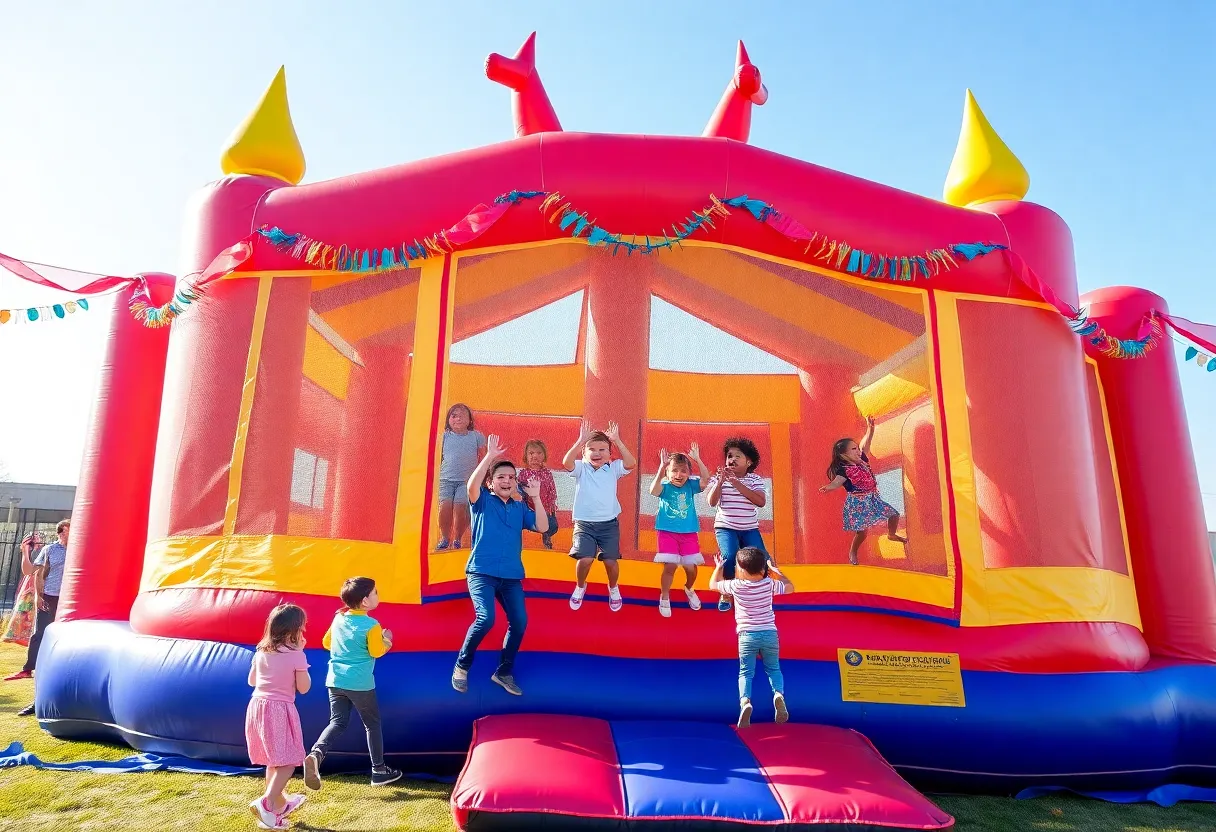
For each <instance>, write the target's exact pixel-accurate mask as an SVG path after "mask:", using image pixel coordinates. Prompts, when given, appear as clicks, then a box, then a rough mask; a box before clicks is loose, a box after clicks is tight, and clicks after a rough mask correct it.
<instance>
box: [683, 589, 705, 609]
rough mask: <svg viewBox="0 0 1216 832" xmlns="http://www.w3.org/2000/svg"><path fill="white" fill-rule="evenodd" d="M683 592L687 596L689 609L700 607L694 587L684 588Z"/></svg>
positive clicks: (699, 600)
mask: <svg viewBox="0 0 1216 832" xmlns="http://www.w3.org/2000/svg"><path fill="white" fill-rule="evenodd" d="M684 594H685V595H687V596H688V608H689V609H690V610H699V609H701V599H700V598H698V597H697V591H696V590H695V589H686V590H684Z"/></svg>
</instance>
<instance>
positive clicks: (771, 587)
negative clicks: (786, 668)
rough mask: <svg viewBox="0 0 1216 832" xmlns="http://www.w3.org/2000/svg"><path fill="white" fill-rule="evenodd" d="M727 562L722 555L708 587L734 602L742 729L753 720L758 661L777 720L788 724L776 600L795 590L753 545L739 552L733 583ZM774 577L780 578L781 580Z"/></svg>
mask: <svg viewBox="0 0 1216 832" xmlns="http://www.w3.org/2000/svg"><path fill="white" fill-rule="evenodd" d="M725 563H726V560H725V558H723V557H722V556H720V555H719V556H718V558H717V564H718V565H717V567H716V568H715V569H714V574H713V575H711V576H710V579H709V588H710V589H711V590H713V591H716V592H721V593H722V594H723V595H733V596H734V598H735V629H736V631H737V632H738V634H739V727H740V728H746V727H747V726H748V725H750V724H751V721H752V677H753V676H755V675H756V657H757V656H759V657H760V659H761V661H762V662H763V663H764V672H765V674H767V675H768V683H769V685H770V686H772V689H773V710H774V711H776V712H777V718H776V720H775V721H776V722H779V723H780V722H785V721H786V720H787V719H789V718H790V713H789V710H788V709H787V708H786V705H785V678H784V677H783V676H782V675H781V661H780V649H781V648H780V644H779V643H778V641H777V619H776V617H775V616H774V615H773V596H774V595H785V594H788V593H790V592H793V591H794V585H793V583H791V582H790V579H789V578H787V577H785V576H784V575H782V574H781V572H780V571H779V570H778V569H777V567H776V565H775V564H773V563H770V562H769V560H768V555H766V554H765V553H764V552H763V551H762V550H760V549H757V548H756V547H754V546H744V547H743V548H742V549H740V550H739V552H738V555H737V556H736V560H735V563H736V570H737V571H736V575H737V577H736V578H735V579H734V580H730V581H726V580H723V579H722V570H723V566H724V565H725ZM770 576H776V578H777V580H773V578H772V577H770Z"/></svg>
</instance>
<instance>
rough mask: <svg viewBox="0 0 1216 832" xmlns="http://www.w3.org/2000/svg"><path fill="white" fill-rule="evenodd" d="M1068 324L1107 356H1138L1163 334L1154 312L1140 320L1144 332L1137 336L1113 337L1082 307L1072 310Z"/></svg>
mask: <svg viewBox="0 0 1216 832" xmlns="http://www.w3.org/2000/svg"><path fill="white" fill-rule="evenodd" d="M1068 325H1069V326H1070V327H1072V331H1073V332H1075V333H1076V334H1077V335H1079V336H1080V337H1082V338H1084V339H1085V340H1086V341H1088V342H1089V343H1090V344H1091V345H1092V346H1095V347H1097V348H1098V351H1099V352H1100V353H1102V355H1105V356H1106V357H1107V358H1140V357H1142V356H1144V355H1147V354H1148V353H1149V352H1151V351H1152V350H1153V349H1154V348H1155V347H1156V346H1157V344H1158V343H1159V342H1160V341H1161V336H1162V335H1163V334H1164V332H1163V330H1162V327H1161V322H1160V321H1159V320H1157V315H1156V313H1151V312H1150V313H1149V314H1148V315H1147V316H1146V317H1145V319H1144V321H1142V322H1141V324H1140V331H1141V332H1142V333H1145V334H1143V335H1141V336H1140V337H1138V338H1116V337H1114V336H1113V335H1111V334H1109V333H1108V332H1107V331H1106V330H1105V329H1103V328H1102V326H1101V325H1099V324H1098V323H1097V322H1095V321H1091V320H1089V316H1088V315H1087V314H1086V313H1085V310H1083V309H1074V310H1072V315H1071V316H1070V317H1069V320H1068ZM1146 329H1147V332H1145V330H1146Z"/></svg>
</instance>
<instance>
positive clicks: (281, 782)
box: [245, 604, 312, 829]
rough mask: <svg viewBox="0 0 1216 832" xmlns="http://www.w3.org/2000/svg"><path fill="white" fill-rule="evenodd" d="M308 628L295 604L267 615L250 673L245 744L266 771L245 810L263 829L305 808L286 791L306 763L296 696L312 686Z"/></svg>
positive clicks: (282, 824) (282, 822)
mask: <svg viewBox="0 0 1216 832" xmlns="http://www.w3.org/2000/svg"><path fill="white" fill-rule="evenodd" d="M306 623H307V619H306V617H305V615H304V610H302V609H300V608H299V607H297V606H296V605H295V604H279V605H278V606H277V607H275V608H274V609H273V610H271V611H270V615H269V617H267V619H266V631H265V632H264V633H263V635H262V640H261V641H259V642H258V646H257V650H256V652H254V654H253V665H252V666H251V667H250V668H249V684H250V685H251V686H252V687H253V698H251V699H250V700H249V707H248V708H247V709H246V711H245V743H246V745H247V746H248V747H249V761H250V762H251V763H253V764H254V765H255V766H266V791H265V792H264V793H263V794H262V796H261V797H259V798H257V799H256V800H254V801H253V802H252V803H250V804H249V811H251V812H253V816H254V817H255V818H257V820H258V826H259V827H260V828H262V829H287V828H288V827H287V816H288V815H290V814H291V813H292V812H294V811H295V810H296V809H299V808H300V805H301V804H303V803H304V795H302V794H296V795H291V796H288V795H287V794H286V793H285V791H284V789H286V787H287V781H288V780H290V779H291V775H292V774H294V773H295V770H296V767H297V766H299V765H302V764H303V763H304V732H303V731H302V730H301V729H300V714H299V712H298V711H297V710H296V693H308V689H309V688H310V687H312V680H311V679H310V678H309V675H308V659H306V658H305V656H304V625H305V624H306Z"/></svg>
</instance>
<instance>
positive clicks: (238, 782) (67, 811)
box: [0, 644, 1216, 832]
mask: <svg viewBox="0 0 1216 832" xmlns="http://www.w3.org/2000/svg"><path fill="white" fill-rule="evenodd" d="M24 658H25V653H24V650H23V649H20V648H17V647H15V646H13V645H8V644H0V675H7V674H9V673H11V672H12V671H14V670H16V669H17V668H18V667H20V666H21V662H22V661H23V660H24ZM33 696H34V686H33V683H32V682H28V681H25V682H3V683H0V748H2V747H4V746H6V745H7V744H8V743H10V742H12V741H14V740H18V741H20V742H22V743H24V744H25V748H26V750H27V751H31V752H33V753H34V754H36V755H38V756H39V757H41V758H42V759H44V760H47V761H53V762H67V761H71V760H117V759H119V758H121V757H125V756H127V755H128V754H131V753H132V751H131V749H129V748H127V747H126V746H115V745H99V744H95V743H83V742H62V741H60V740H56V739H54V738H52V737H51V736H50V735H49V734H46V733H44V732H42V731H41V730H40V729H39V728H38V723H37V722H36V721H35V720H34V719H33V718H32V717H18V716H16V712H17V711H18V710H19V709H20V708H21V707H23V706H24V705H26V704H28V703H29V702H30V701H31V700H32V699H33ZM291 788H292V790H294V791H302V790H303V783H302V782H301V781H300V780H299V779H298V778H297V779H296V780H294V781H292V784H291ZM260 792H261V783H260V780H259V779H255V778H252V777H237V778H230V777H216V776H206V775H190V774H174V773H162V772H154V773H151V774H118V775H113V774H111V775H103V774H83V773H74V772H44V771H37V770H35V769H32V768H28V767H23V768H18V769H8V770H3V771H0V819H2V821H3V822H0V829H5V830H7V829H13V830H20V832H35V830H55V832H62V830H90V831H91V832H102V831H103V830H131V831H132V832H151V830H158V832H159V830H163V829H191V830H198V832H212V831H213V830H214V832H229V830H233V829H253V828H254V823H253V818H252V817H251V816H250V815H249V811H248V809H246V805H247V804H248V803H249V801H250V800H252V799H253V798H254V797H255V796H256V795H257V794H259V793H260ZM935 799H936V801H937V803H938V804H939V805H941V807H942V808H943V809H945V810H946V811H947V812H949V813H950V814H952V815H954V816H955V817H956V818H958V824H957V826H956V827H955V828H956V829H957V830H958V832H1015V830H1031V832H1213V831H1214V830H1216V806H1211V805H1201V804H1184V805H1180V806H1175V807H1174V808H1172V809H1162V808H1160V807H1156V806H1141V805H1136V806H1118V805H1112V804H1108V803H1099V802H1097V801H1089V800H1082V799H1079V798H1073V797H1059V798H1054V797H1053V798H1043V799H1039V800H1030V801H1016V800H1010V799H1008V798H997V797H939V798H935ZM447 800H448V787H446V786H442V785H436V784H433V783H420V782H414V781H407V782H403V784H402V785H401V786H400V788H397V787H395V786H392V787H389V788H381V789H372V788H371V787H370V786H369V785H367V780H366V778H365V777H328V778H326V780H325V786H324V788H323V789H322V790H321V791H320V792H309V801H308V803H307V804H305V805H304V808H302V809H301V810H300V811H299V812H298V813H297V814H296V815H295V818H296V820H295V824H294V828H295V829H298V830H314V831H315V832H324V830H333V832H339V830H341V831H342V832H380V830H417V831H418V832H452V830H453V829H454V828H455V827H454V825H453V824H452V818H451V814H450V813H449V811H448V803H447Z"/></svg>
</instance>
